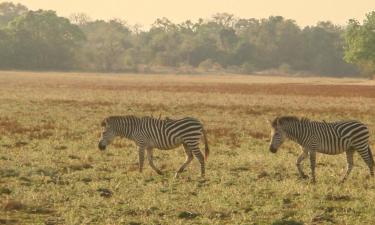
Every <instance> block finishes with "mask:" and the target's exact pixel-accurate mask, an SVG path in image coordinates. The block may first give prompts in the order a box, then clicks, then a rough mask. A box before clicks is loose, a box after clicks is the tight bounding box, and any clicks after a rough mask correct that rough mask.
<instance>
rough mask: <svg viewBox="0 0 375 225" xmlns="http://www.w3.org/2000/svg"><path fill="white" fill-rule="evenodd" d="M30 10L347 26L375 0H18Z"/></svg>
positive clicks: (143, 19) (135, 18)
mask: <svg viewBox="0 0 375 225" xmlns="http://www.w3.org/2000/svg"><path fill="white" fill-rule="evenodd" d="M2 1H3V0H0V2H2ZM13 2H19V3H22V4H24V5H26V6H27V7H28V8H30V9H33V10H35V9H39V8H42V9H52V10H55V11H57V14H58V15H61V16H69V15H70V14H72V13H76V12H83V13H85V14H87V15H89V16H90V17H91V18H93V19H110V18H121V19H124V20H126V21H127V22H128V23H129V24H136V23H139V24H141V25H144V26H145V28H147V27H148V26H149V25H151V24H152V23H153V22H154V21H155V19H156V18H160V17H167V18H169V19H170V20H171V21H173V22H177V23H178V22H182V21H184V20H187V19H191V20H193V21H196V20H197V19H198V18H200V17H201V18H209V17H210V16H212V15H213V14H215V13H217V12H228V13H232V14H234V15H235V16H237V17H242V18H265V17H268V16H270V15H281V16H284V17H285V18H290V19H294V20H296V21H297V23H298V24H299V25H302V26H305V25H313V24H316V22H317V21H321V20H330V21H332V22H334V23H335V24H341V25H344V24H346V22H347V21H348V19H350V18H356V19H358V20H360V21H362V19H363V18H364V15H365V14H366V13H367V12H369V11H374V10H375V0H356V1H353V0H100V1H98V0H14V1H13Z"/></svg>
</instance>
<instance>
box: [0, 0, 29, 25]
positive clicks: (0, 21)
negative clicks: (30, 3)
mask: <svg viewBox="0 0 375 225" xmlns="http://www.w3.org/2000/svg"><path fill="white" fill-rule="evenodd" d="M27 11H28V9H27V8H26V6H24V5H21V4H19V3H18V4H17V5H16V4H14V3H12V2H3V3H0V28H1V27H5V26H7V24H8V22H10V21H12V20H13V19H14V18H16V17H18V16H20V15H23V14H25V13H26V12H27Z"/></svg>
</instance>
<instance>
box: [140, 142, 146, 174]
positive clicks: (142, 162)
mask: <svg viewBox="0 0 375 225" xmlns="http://www.w3.org/2000/svg"><path fill="white" fill-rule="evenodd" d="M138 156H139V172H141V173H142V171H143V164H144V161H145V148H144V147H139V149H138Z"/></svg>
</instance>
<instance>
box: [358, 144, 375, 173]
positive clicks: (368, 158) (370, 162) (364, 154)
mask: <svg viewBox="0 0 375 225" xmlns="http://www.w3.org/2000/svg"><path fill="white" fill-rule="evenodd" d="M358 153H359V155H360V156H361V158H362V159H363V161H365V163H366V164H367V166H368V168H369V170H370V176H372V177H373V176H374V159H373V157H372V152H371V149H370V147H369V146H366V147H365V148H363V149H361V150H358Z"/></svg>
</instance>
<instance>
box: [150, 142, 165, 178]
mask: <svg viewBox="0 0 375 225" xmlns="http://www.w3.org/2000/svg"><path fill="white" fill-rule="evenodd" d="M147 159H148V164H150V166H151V168H152V169H153V170H155V172H156V173H158V174H159V175H163V173H162V172H161V170H159V169H158V168H156V166H155V165H154V161H153V154H152V148H147Z"/></svg>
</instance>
